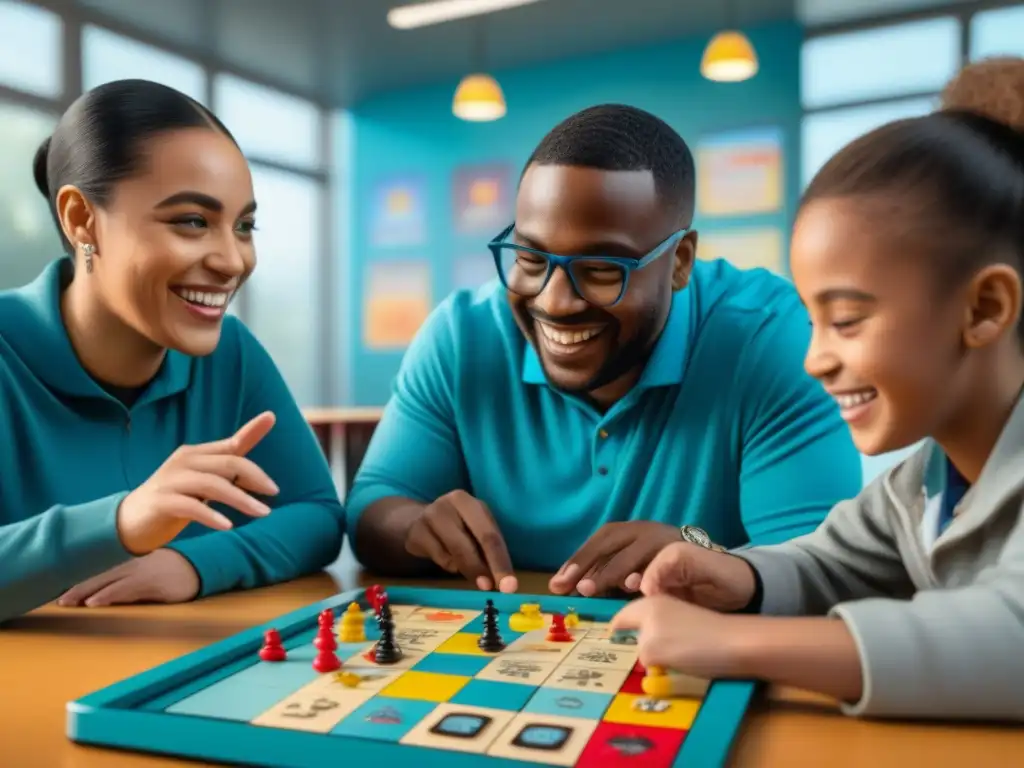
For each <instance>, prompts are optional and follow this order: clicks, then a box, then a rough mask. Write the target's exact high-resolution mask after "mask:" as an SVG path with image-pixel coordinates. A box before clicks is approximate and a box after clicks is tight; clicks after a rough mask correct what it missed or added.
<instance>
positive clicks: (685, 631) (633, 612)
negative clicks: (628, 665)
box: [611, 595, 761, 679]
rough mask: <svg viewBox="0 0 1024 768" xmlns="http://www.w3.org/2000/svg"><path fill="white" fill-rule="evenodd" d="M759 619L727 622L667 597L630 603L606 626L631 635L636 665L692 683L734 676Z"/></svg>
mask: <svg viewBox="0 0 1024 768" xmlns="http://www.w3.org/2000/svg"><path fill="white" fill-rule="evenodd" d="M759 619H761V617H759V616H727V615H723V614H721V613H717V612H715V611H711V610H708V609H707V608H701V607H699V606H696V605H691V604H690V603H686V602H684V601H682V600H678V599H676V598H674V597H669V596H668V595H659V596H657V597H645V598H642V599H640V600H633V601H631V602H630V603H629V604H628V605H627V606H626V607H625V608H623V609H622V610H621V611H619V613H618V614H616V615H615V617H614V618H613V619H612V621H611V627H612V629H613V630H634V631H636V632H637V652H638V655H639V661H640V663H641V664H642V665H644V666H645V667H651V666H657V667H664V668H665V669H669V670H673V671H675V672H682V673H684V674H687V675H693V676H694V677H700V678H704V679H712V678H719V677H731V676H734V675H736V674H738V673H739V670H740V664H741V655H742V649H743V647H744V644H748V645H749V640H750V638H751V636H752V635H751V632H750V631H749V630H750V629H751V628H752V627H753V626H754V624H753V623H752V621H751V620H753V621H754V622H756V621H758V620H759Z"/></svg>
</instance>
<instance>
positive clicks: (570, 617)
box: [565, 608, 580, 629]
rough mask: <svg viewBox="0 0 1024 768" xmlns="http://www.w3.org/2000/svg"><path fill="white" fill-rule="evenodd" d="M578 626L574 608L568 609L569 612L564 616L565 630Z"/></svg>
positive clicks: (577, 615)
mask: <svg viewBox="0 0 1024 768" xmlns="http://www.w3.org/2000/svg"><path fill="white" fill-rule="evenodd" d="M579 625H580V615H579V614H578V613H576V609H575V608H570V609H569V612H568V613H567V614H566V615H565V628H566V629H576V627H578V626H579Z"/></svg>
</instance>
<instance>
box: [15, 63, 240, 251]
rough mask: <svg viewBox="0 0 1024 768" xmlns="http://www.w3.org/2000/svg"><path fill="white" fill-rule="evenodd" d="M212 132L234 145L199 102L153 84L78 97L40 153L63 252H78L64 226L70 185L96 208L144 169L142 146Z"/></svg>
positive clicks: (39, 179)
mask: <svg viewBox="0 0 1024 768" xmlns="http://www.w3.org/2000/svg"><path fill="white" fill-rule="evenodd" d="M203 127H206V128H211V129H213V130H216V131H219V132H221V133H223V134H224V135H225V136H227V137H228V138H230V139H231V140H232V141H234V137H232V136H231V133H230V132H229V131H228V129H227V128H226V127H225V126H224V124H223V123H222V122H221V121H220V120H218V119H217V117H216V116H215V115H214V114H213V113H212V112H210V110H208V109H207V108H206V107H204V106H203V105H202V104H200V103H199V102H197V101H195V100H194V99H192V98H190V97H188V96H186V95H185V94H183V93H180V92H179V91H176V90H174V89H173V88H168V87H167V86H166V85H160V84H159V83H154V82H150V81H149V80H118V81H115V82H112V83H107V84H105V85H101V86H99V87H97V88H94V89H93V90H91V91H89V92H87V93H85V94H83V95H82V96H81V97H79V98H78V99H77V100H76V101H75V102H74V103H73V104H72V105H71V106H70V107H69V108H68V110H67V112H65V113H64V115H63V117H61V119H60V122H59V123H58V124H57V127H56V129H54V131H53V134H52V135H51V136H50V138H48V139H46V140H44V141H43V143H42V144H41V145H40V147H39V149H38V150H37V151H36V156H35V161H34V163H33V173H34V175H35V181H36V186H37V187H38V188H39V191H40V192H41V193H42V194H43V197H45V198H46V199H47V201H48V202H49V204H50V212H51V213H52V214H53V218H54V221H55V222H56V224H57V230H58V232H60V234H61V240H62V241H63V245H64V250H65V251H67V253H68V254H69V255H70V254H73V253H74V246H73V245H72V244H71V243H70V242H68V240H67V238H66V237H65V236H64V233H63V230H62V229H61V226H60V219H59V215H58V212H57V205H56V193H57V191H58V190H60V188H61V187H63V186H65V185H68V184H71V185H73V186H75V187H77V188H78V189H79V190H81V192H82V194H83V195H85V196H86V197H87V198H88V199H89V200H90V201H91V202H92V203H93V204H95V205H99V206H102V205H105V204H106V203H107V202H108V201H109V200H110V197H111V193H112V191H113V188H114V186H115V185H116V184H117V183H118V182H119V181H122V180H124V179H126V178H129V177H131V176H134V175H135V174H137V173H138V172H139V171H140V170H141V168H142V161H143V157H144V153H143V143H144V142H145V141H146V140H147V139H149V138H151V137H153V136H155V135H157V134H160V133H164V132H166V131H173V130H177V129H183V128H203Z"/></svg>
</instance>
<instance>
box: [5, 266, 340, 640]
mask: <svg viewBox="0 0 1024 768" xmlns="http://www.w3.org/2000/svg"><path fill="white" fill-rule="evenodd" d="M70 268H71V264H70V262H68V261H67V260H63V259H62V260H59V261H56V262H54V263H53V264H51V265H50V266H49V267H48V268H47V269H46V270H45V271H44V272H43V273H42V275H41V276H40V277H39V278H38V279H37V280H36V281H35V282H33V283H32V284H30V285H28V286H26V287H24V288H20V289H18V290H13V291H6V292H0V424H2V432H0V620H4V619H7V618H10V617H12V616H16V615H20V614H22V613H24V612H26V611H29V610H31V609H33V608H36V607H38V606H40V605H42V604H43V603H46V602H48V601H50V600H53V599H55V598H56V597H58V596H59V595H60V594H61V593H62V592H63V591H64V590H66V589H68V588H69V587H71V586H74V585H75V584H77V583H79V582H81V581H82V580H84V579H86V578H88V577H90V576H93V575H95V574H97V573H100V572H102V571H104V570H107V569H109V568H112V567H113V566H116V565H118V564H120V563H123V562H125V561H127V560H130V559H131V557H132V556H131V554H130V553H128V552H127V551H126V550H125V549H124V547H123V546H122V544H121V543H120V540H119V538H118V534H117V530H116V525H115V519H116V513H117V508H118V505H119V504H120V502H121V500H122V499H123V498H124V497H125V496H126V495H127V494H128V492H130V491H131V490H132V489H134V488H136V487H138V486H139V485H140V484H142V483H143V482H145V480H146V479H147V478H148V477H149V476H150V475H151V474H152V473H153V472H154V471H155V470H156V469H157V468H158V467H159V466H160V465H161V464H162V463H163V462H164V461H165V460H166V459H167V457H168V456H169V455H170V454H171V453H172V452H173V451H174V450H175V449H176V448H177V447H178V446H181V445H190V444H196V443H204V442H208V441H212V440H218V439H221V438H225V437H229V436H230V435H231V434H232V433H234V432H235V431H236V430H237V429H238V428H239V427H240V426H242V425H243V424H244V423H245V422H247V421H248V420H249V419H251V418H252V417H254V416H256V415H257V414H259V413H261V412H263V411H268V410H269V411H273V412H274V413H275V414H276V416H277V424H276V425H275V426H274V428H273V429H272V430H271V432H270V434H269V435H268V436H267V437H266V438H264V440H263V441H262V442H261V443H260V444H259V445H258V446H257V447H256V448H255V449H254V450H253V451H252V453H251V454H250V455H249V457H250V458H251V459H252V460H253V461H255V462H256V463H257V464H258V465H259V466H260V467H262V468H263V470H264V471H265V472H266V473H267V474H268V475H270V477H271V479H273V480H274V482H275V483H277V485H278V487H279V488H280V494H279V495H278V496H277V497H276V498H273V499H264V501H266V502H267V503H269V504H270V505H271V506H272V507H273V508H274V511H273V512H272V513H271V514H270V515H269V516H268V517H266V518H263V519H259V520H252V519H251V518H249V517H247V516H245V515H242V514H241V513H238V512H235V511H234V510H230V509H226V508H223V507H220V506H219V505H215V506H216V507H217V508H218V509H219V511H221V512H222V513H224V514H226V515H227V516H228V517H229V518H230V519H231V520H232V521H234V523H235V525H236V526H237V527H236V528H235V529H233V530H229V531H212V530H211V529H208V528H206V527H204V526H200V525H198V524H195V523H193V524H192V525H190V526H188V527H187V528H186V529H185V530H184V531H182V533H181V534H180V536H179V537H178V538H177V539H176V540H175V541H174V542H173V543H172V544H171V545H170V548H172V549H174V550H176V551H178V552H180V553H181V554H182V555H184V556H185V557H186V558H188V560H189V561H190V562H191V563H192V564H193V566H194V567H195V569H196V571H197V573H198V574H199V578H200V581H201V588H200V594H201V595H210V594H214V593H217V592H222V591H226V590H229V589H236V588H250V587H258V586H262V585H266V584H272V583H275V582H280V581H285V580H288V579H292V578H296V577H298V576H302V575H304V574H307V573H310V572H314V571H317V570H319V569H321V568H323V567H324V566H326V565H327V564H329V563H330V562H332V561H333V559H334V558H335V557H337V555H338V553H339V551H340V548H341V543H342V537H343V534H344V519H345V518H344V512H343V510H342V507H341V504H340V502H339V500H338V494H337V491H336V489H335V487H334V484H333V482H332V479H331V474H330V471H329V468H328V466H327V462H326V460H325V458H324V455H323V452H322V451H321V449H320V446H319V444H318V443H317V440H316V438H315V436H314V435H313V433H312V430H311V429H310V428H309V426H308V424H307V423H306V421H305V420H304V418H303V416H302V414H301V412H300V411H299V409H298V407H297V406H296V404H295V401H294V400H293V399H292V397H291V394H290V393H289V391H288V389H287V387H286V385H285V383H284V381H283V380H282V378H281V375H280V373H279V372H278V370H277V368H276V366H275V365H274V363H273V361H272V360H271V359H270V356H269V355H268V354H267V352H266V351H265V350H264V348H263V347H262V346H261V345H260V343H259V342H258V341H257V340H256V339H255V337H253V336H252V334H251V333H250V332H249V331H248V330H247V329H246V328H245V326H244V325H243V324H242V323H241V322H239V321H238V320H237V319H235V318H233V317H231V316H228V317H226V318H225V320H224V327H223V333H222V336H221V340H220V344H219V345H218V346H217V349H216V350H215V351H214V353H213V354H211V355H209V356H208V357H204V358H192V357H188V356H186V355H183V354H181V353H178V352H174V351H170V352H168V354H167V358H166V360H165V362H164V365H163V366H162V367H161V370H160V372H159V373H158V375H157V377H156V378H155V379H154V380H153V381H152V382H151V383H150V384H149V386H148V387H146V389H145V390H144V391H143V392H142V393H141V395H139V397H138V398H137V399H136V400H135V401H134V402H133V403H132V405H131V407H130V408H128V407H126V406H125V405H124V404H122V402H121V401H120V400H118V399H117V398H115V397H114V396H112V395H111V394H109V393H108V392H107V391H106V390H105V389H104V388H103V387H101V386H100V385H99V384H98V383H97V382H96V381H95V380H93V379H92V378H91V377H90V376H89V374H88V373H87V372H86V371H85V370H84V369H83V368H82V366H81V364H80V363H79V362H78V358H77V357H76V355H75V353H74V350H73V349H72V347H71V343H70V342H69V340H68V336H67V333H66V331H65V329H64V325H63V322H62V320H61V313H60V292H61V288H62V286H63V285H64V284H65V283H66V280H67V278H68V276H69V274H70Z"/></svg>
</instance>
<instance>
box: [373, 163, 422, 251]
mask: <svg viewBox="0 0 1024 768" xmlns="http://www.w3.org/2000/svg"><path fill="white" fill-rule="evenodd" d="M425 186H426V185H425V183H424V180H423V179H422V178H419V177H417V176H407V177H399V178H389V179H383V180H381V181H379V182H378V183H377V185H376V186H375V187H374V190H373V198H372V200H371V203H370V211H371V216H372V217H373V219H372V222H371V228H370V242H371V244H372V245H373V246H375V247H377V248H391V247H394V246H409V245H422V244H423V243H424V242H425V241H426V239H427V211H426V201H425V199H424V198H425Z"/></svg>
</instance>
